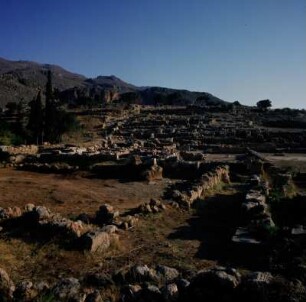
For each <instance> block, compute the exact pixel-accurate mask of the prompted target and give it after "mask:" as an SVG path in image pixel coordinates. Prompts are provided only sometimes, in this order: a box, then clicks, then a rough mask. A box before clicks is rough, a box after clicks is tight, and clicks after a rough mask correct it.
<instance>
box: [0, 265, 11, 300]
mask: <svg viewBox="0 0 306 302" xmlns="http://www.w3.org/2000/svg"><path fill="white" fill-rule="evenodd" d="M14 290H15V285H14V283H13V281H12V280H11V279H10V277H9V275H8V273H7V272H6V271H5V270H4V269H2V268H0V298H1V297H3V299H4V301H5V300H9V299H11V298H12V296H13V292H14Z"/></svg>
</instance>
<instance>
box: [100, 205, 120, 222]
mask: <svg viewBox="0 0 306 302" xmlns="http://www.w3.org/2000/svg"><path fill="white" fill-rule="evenodd" d="M118 216H119V212H118V211H115V210H114V208H113V206H111V205H109V204H103V205H102V206H100V208H99V211H97V213H96V222H97V224H99V225H104V224H111V223H112V222H113V220H114V219H115V218H116V217H118Z"/></svg>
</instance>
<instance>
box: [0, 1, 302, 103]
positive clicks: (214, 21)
mask: <svg viewBox="0 0 306 302" xmlns="http://www.w3.org/2000/svg"><path fill="white" fill-rule="evenodd" d="M0 57H3V58H6V59H10V60H31V61H36V62H40V63H50V64H57V65H60V66H62V67H64V68H65V69H68V70H70V71H73V72H77V73H80V74H83V75H85V76H87V77H96V76H98V75H116V76H117V77H120V78H121V79H123V80H125V81H127V82H129V83H132V84H134V85H138V86H163V87H171V88H179V89H188V90H195V91H205V92H209V93H212V94H214V95H216V96H217V97H220V98H222V99H224V100H226V101H231V102H232V101H236V100H238V101H240V102H241V103H243V104H247V105H254V104H256V102H257V101H258V100H262V99H270V100H271V101H272V104H273V106H274V107H293V108H306V0H0Z"/></svg>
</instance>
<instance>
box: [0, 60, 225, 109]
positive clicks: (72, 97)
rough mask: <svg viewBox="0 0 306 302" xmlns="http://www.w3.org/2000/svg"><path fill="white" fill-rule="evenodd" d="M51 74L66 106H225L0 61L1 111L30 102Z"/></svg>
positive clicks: (192, 95) (187, 94)
mask: <svg viewBox="0 0 306 302" xmlns="http://www.w3.org/2000/svg"><path fill="white" fill-rule="evenodd" d="M48 70H51V71H52V74H53V86H54V88H56V89H57V90H58V91H59V92H60V93H59V95H60V97H61V98H62V99H63V100H65V101H67V102H75V103H77V102H78V100H80V99H84V98H86V99H93V100H98V101H105V102H112V101H114V100H117V101H122V102H129V103H140V104H158V103H161V104H167V105H182V104H184V105H186V104H195V103H196V104H198V105H210V104H214V105H215V104H221V103H225V102H224V101H222V100H221V99H219V98H217V97H215V96H213V95H211V94H209V93H206V92H191V91H188V90H177V89H169V88H162V87H136V86H134V85H131V84H128V83H126V82H124V81H122V80H121V79H119V78H117V77H115V76H98V77H97V78H93V79H92V78H86V77H85V76H82V75H79V74H75V73H71V72H69V71H67V70H65V69H63V68H62V67H60V66H56V65H50V64H39V63H36V62H29V61H9V60H6V59H3V58H0V107H4V106H5V105H6V104H7V103H8V102H18V101H20V100H21V99H24V100H26V101H30V100H32V99H33V97H34V96H35V95H36V94H37V91H38V89H39V88H43V87H44V86H45V83H46V81H47V71H48Z"/></svg>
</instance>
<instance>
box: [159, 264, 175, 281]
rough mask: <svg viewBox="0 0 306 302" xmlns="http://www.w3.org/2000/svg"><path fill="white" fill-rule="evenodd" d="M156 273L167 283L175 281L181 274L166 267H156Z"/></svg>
mask: <svg viewBox="0 0 306 302" xmlns="http://www.w3.org/2000/svg"><path fill="white" fill-rule="evenodd" d="M156 272H157V274H159V275H160V276H161V278H162V279H164V280H165V281H166V282H170V281H173V280H175V279H176V278H177V277H178V276H179V274H180V273H179V272H178V270H177V269H175V268H172V267H168V266H165V265H158V266H157V267H156Z"/></svg>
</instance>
